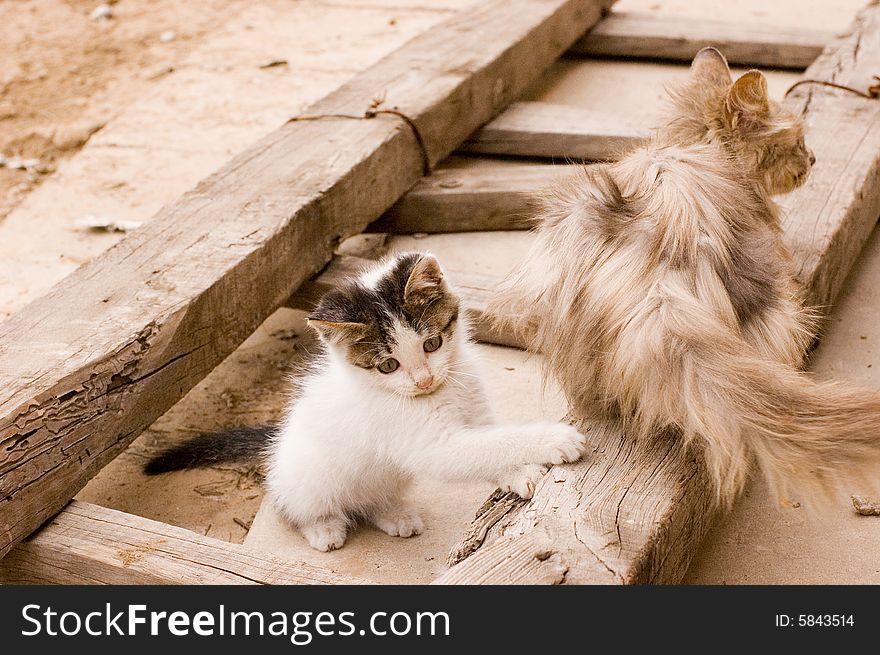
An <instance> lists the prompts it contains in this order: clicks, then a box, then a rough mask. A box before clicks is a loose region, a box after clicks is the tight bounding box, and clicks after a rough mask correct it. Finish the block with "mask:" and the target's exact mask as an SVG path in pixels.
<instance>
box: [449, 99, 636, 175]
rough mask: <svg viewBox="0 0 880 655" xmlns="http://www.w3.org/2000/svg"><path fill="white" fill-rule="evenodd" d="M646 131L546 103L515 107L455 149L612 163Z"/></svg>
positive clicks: (599, 114) (590, 112) (610, 118)
mask: <svg viewBox="0 0 880 655" xmlns="http://www.w3.org/2000/svg"><path fill="white" fill-rule="evenodd" d="M645 136H646V135H645V133H644V130H642V129H640V128H639V127H638V126H636V125H630V124H628V123H624V122H622V121H620V120H617V119H616V117H615V116H612V115H609V114H608V113H607V112H597V111H593V110H589V109H582V108H580V107H570V106H567V105H557V104H553V103H549V102H515V103H513V104H512V105H510V107H508V108H507V109H505V110H504V111H503V112H501V114H499V115H498V117H497V118H495V119H493V120H492V121H490V122H489V123H487V124H486V125H485V126H484V127H481V128H480V129H479V130H477V132H476V133H475V134H473V135H472V136H471V138H470V139H468V140H467V141H465V142H464V143H463V144H462V146H461V148H459V150H462V151H464V152H475V153H483V154H490V155H515V156H520V157H550V158H554V159H558V160H560V161H566V160H568V159H574V160H591V161H610V160H615V159H619V158H620V156H621V155H622V154H623V153H625V152H626V151H627V150H629V149H631V148H633V147H635V146H636V145H638V144H639V143H641V142H642V141H643V139H644V137H645Z"/></svg>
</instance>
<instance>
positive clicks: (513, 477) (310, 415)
mask: <svg viewBox="0 0 880 655" xmlns="http://www.w3.org/2000/svg"><path fill="white" fill-rule="evenodd" d="M309 324H310V325H311V326H312V327H313V328H314V329H316V330H317V332H318V334H319V336H320V338H321V341H322V342H323V344H324V346H325V352H324V354H323V355H322V357H321V358H320V359H318V360H316V361H315V362H313V363H312V369H313V372H312V373H311V374H310V375H308V376H307V377H306V378H305V379H304V380H302V381H301V389H300V392H299V394H298V395H297V397H296V398H294V399H293V400H292V401H291V403H290V405H289V407H288V408H287V411H286V414H285V417H284V419H283V421H282V423H281V425H280V426H279V427H278V428H277V429H276V430H274V431H273V432H272V435H271V438H270V441H269V445H268V448H267V449H266V467H267V476H266V489H267V493H268V496H269V497H270V498H271V499H272V501H273V503H274V505H275V507H276V508H277V509H278V511H279V512H280V513H281V514H283V515H284V516H285V517H286V518H287V519H288V520H290V521H292V522H293V523H295V524H296V525H298V526H299V527H300V528H301V530H302V532H303V534H304V535H305V537H306V539H307V540H308V542H309V543H310V544H311V545H312V546H313V547H314V548H317V549H318V550H332V549H335V548H339V547H341V546H342V545H343V543H344V541H345V538H346V533H347V531H348V529H349V528H350V527H351V525H352V523H353V521H355V520H357V519H365V520H367V521H370V522H372V523H374V524H375V525H376V526H377V527H379V528H380V529H382V530H384V531H385V532H387V533H388V534H390V535H395V536H401V537H409V536H411V535H416V534H419V533H420V532H421V531H422V528H423V526H422V520H421V518H419V516H418V514H417V513H416V512H415V510H414V509H413V508H411V507H409V506H407V505H406V503H405V501H404V499H403V495H404V491H405V490H406V487H407V486H408V484H409V483H410V481H411V480H412V479H413V478H414V477H415V476H426V477H439V478H443V479H446V480H450V481H465V480H487V481H493V482H497V483H498V484H499V486H500V487H501V488H502V489H504V490H505V491H514V492H516V493H517V494H519V495H520V496H523V497H530V496H531V494H532V492H533V491H534V487H535V484H536V482H537V480H538V478H539V477H540V476H541V475H542V474H543V473H544V472H545V470H546V469H545V467H544V465H545V464H558V463H561V462H568V461H573V460H576V459H578V458H579V457H580V455H581V453H582V451H583V449H584V443H585V438H584V437H583V435H581V434H580V433H579V432H578V431H577V430H575V429H574V428H572V427H571V426H569V425H565V424H562V423H550V422H545V423H529V424H518V425H501V424H497V423H496V422H495V419H494V417H493V414H492V410H491V408H490V406H489V402H488V400H487V398H486V394H485V392H484V390H483V385H482V382H481V379H480V375H479V370H478V366H477V363H476V355H475V353H474V350H473V349H474V346H473V344H472V343H471V342H470V340H469V338H468V330H467V326H466V324H465V321H464V317H463V316H462V315H461V314H460V306H459V299H458V296H457V295H456V294H455V292H454V291H453V290H452V289H451V288H450V286H449V285H448V284H447V282H446V279H445V277H444V275H443V271H442V270H441V268H440V265H439V263H438V262H437V259H436V258H435V257H433V256H431V255H427V254H420V253H406V254H401V255H397V256H394V257H391V258H389V259H388V260H386V261H385V262H383V263H381V264H379V265H378V266H376V267H374V268H372V269H370V270H368V271H367V272H365V273H364V274H362V275H361V276H360V277H359V278H357V279H355V280H352V281H351V282H350V283H348V284H347V285H345V286H343V287H341V288H339V289H338V290H335V291H332V292H330V293H328V294H327V295H325V296H324V298H323V299H322V300H321V301H320V303H319V304H318V306H317V307H316V308H315V310H314V311H313V312H312V313H311V315H310V318H309ZM438 336H439V337H440V338H441V339H442V344H440V345H439V347H437V348H436V349H434V346H437V345H438V342H437V341H436V338H437V337H438ZM432 339H434V341H432V342H431V344H430V347H431V352H426V350H427V348H428V345H426V343H427V342H428V341H429V340H432ZM389 358H394V360H395V361H396V362H397V363H398V365H397V368H396V370H394V371H392V372H389V373H383V372H382V370H381V368H380V367H381V366H384V367H388V364H387V362H388V360H389ZM268 432H269V431H267V430H262V431H261V430H251V431H250V432H241V431H239V432H238V433H237V434H236V435H234V436H235V437H236V438H235V440H234V446H235V448H234V449H230V453H229V457H228V458H226V459H232V458H238V457H240V456H241V455H242V453H243V450H242V447H241V446H242V444H241V443H239V442H242V441H244V442H248V441H249V442H250V443H252V444H259V443H260V439H261V435H263V436H265V435H266V434H268ZM220 439H221V441H219V442H218V435H207V436H203V437H200V438H198V439H196V440H193V441H190V442H187V443H186V444H183V445H182V446H178V447H176V448H174V449H171V450H170V451H167V452H166V453H162V454H160V455H159V456H158V457H157V458H155V459H154V460H153V461H152V462H151V463H150V464H148V465H147V470H148V471H150V472H153V473H155V472H161V471H167V470H174V469H177V468H186V467H190V466H193V465H198V464H199V463H200V462H202V461H211V462H217V461H219V460H220V459H224V456H223V454H222V453H223V446H222V443H223V442H222V436H220ZM218 445H219V447H218ZM245 450H246V448H245ZM250 450H251V451H253V450H254V449H253V448H251V449H250Z"/></svg>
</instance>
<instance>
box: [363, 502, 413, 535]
mask: <svg viewBox="0 0 880 655" xmlns="http://www.w3.org/2000/svg"><path fill="white" fill-rule="evenodd" d="M373 524H374V525H375V526H376V527H377V528H379V529H380V530H381V531H382V532H384V533H386V534H390V535H391V536H392V537H404V538H406V537H415V536H416V535H420V534H422V532H423V531H424V529H425V524H424V523H422V519H421V517H419V515H418V514H417V513H416V512H415V510H412V509H409V508H406V507H399V508H397V509H394V510H389V511H386V512H383V513H382V514H379V515H377V516H375V517H374V518H373Z"/></svg>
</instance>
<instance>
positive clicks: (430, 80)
mask: <svg viewBox="0 0 880 655" xmlns="http://www.w3.org/2000/svg"><path fill="white" fill-rule="evenodd" d="M611 2H612V0H492V1H491V2H481V3H477V4H475V5H473V6H472V7H470V8H469V9H467V10H464V11H462V12H460V13H459V14H456V15H455V16H453V17H452V18H450V19H448V20H446V21H445V22H443V23H441V24H439V25H437V26H435V27H434V28H432V29H430V30H428V31H427V32H425V33H423V34H421V35H420V36H418V37H416V38H414V39H413V40H411V41H409V42H408V43H407V44H405V45H404V46H402V47H401V48H399V49H398V50H396V51H395V52H393V53H391V54H390V55H388V56H386V57H385V58H383V59H382V60H380V61H379V62H378V63H377V64H375V65H374V66H372V67H371V68H369V69H368V70H366V71H365V72H363V73H361V74H359V75H357V76H355V77H354V78H353V79H352V80H351V81H350V82H348V83H346V84H345V85H343V86H342V87H340V88H339V89H338V90H336V91H335V92H333V93H331V94H330V95H328V96H327V97H326V98H324V99H322V100H320V101H318V102H317V103H316V104H314V105H313V106H312V107H310V108H308V109H307V110H306V111H305V112H304V114H307V115H310V116H319V115H325V114H350V115H356V116H357V115H362V114H363V113H364V111H365V110H366V109H367V108H368V107H369V106H370V104H371V102H372V101H373V100H374V99H376V98H377V97H383V98H384V105H383V106H386V107H395V108H396V109H397V111H399V112H402V113H403V114H405V115H406V116H407V117H408V118H409V119H410V120H411V121H412V123H413V124H414V125H415V126H416V128H417V129H418V134H419V135H420V140H417V138H416V134H415V131H414V129H413V128H412V127H411V126H410V124H409V123H408V122H407V121H404V120H403V119H401V118H400V117H399V116H395V115H389V114H379V115H377V116H376V117H375V118H374V119H372V120H357V119H346V118H338V117H336V118H327V119H325V120H303V121H296V122H289V123H288V124H286V125H285V126H283V127H282V128H281V129H279V130H278V131H276V132H274V133H272V134H270V135H268V136H267V137H265V138H264V139H262V140H261V141H259V142H258V143H257V144H255V145H254V146H252V147H251V148H249V149H248V150H246V151H245V152H244V153H242V154H240V155H239V156H237V157H236V158H234V159H233V160H232V161H231V162H230V163H229V164H227V165H226V166H224V167H223V168H221V169H220V170H219V171H217V172H216V173H215V174H213V175H212V176H210V177H209V178H208V179H206V180H204V181H203V182H201V183H200V184H199V185H198V186H197V187H196V188H195V189H193V190H192V191H190V192H189V193H187V194H185V195H184V196H183V197H181V198H180V199H179V200H177V201H176V202H174V203H172V204H171V205H169V206H167V207H166V208H164V209H163V210H162V211H160V212H159V214H158V215H157V216H155V217H154V218H153V219H152V220H151V221H150V222H149V223H147V224H146V225H145V226H144V227H143V228H141V229H140V230H137V231H136V232H134V233H132V234H131V235H130V236H129V237H127V238H126V239H124V240H123V241H121V242H120V243H118V244H117V245H116V246H114V247H113V248H111V249H109V250H108V251H107V252H105V253H104V254H102V255H101V256H99V257H97V258H95V259H94V260H93V261H92V262H90V263H88V264H86V265H84V266H83V267H81V268H80V269H78V270H77V271H76V272H74V273H73V274H72V275H71V276H70V277H68V278H67V279H65V280H63V281H62V282H61V283H59V284H58V285H56V286H55V287H54V288H53V289H52V290H51V291H50V292H49V293H48V294H47V295H46V296H44V297H43V298H40V299H38V300H36V301H35V302H33V303H31V304H30V305H28V306H27V307H26V308H24V309H23V310H22V311H21V312H19V313H18V314H17V315H15V316H13V317H11V318H10V319H8V320H7V321H5V322H4V323H2V324H0V556H2V555H5V554H6V553H7V552H8V551H9V549H10V548H11V547H12V546H13V545H14V544H15V543H16V542H17V541H19V540H20V539H22V538H23V537H25V536H26V535H27V534H29V533H30V532H32V531H33V530H35V529H36V528H37V527H39V525H40V524H41V523H43V521H45V520H46V519H47V518H48V517H50V516H52V515H53V514H55V513H56V512H58V511H59V510H60V509H61V508H62V507H63V506H64V505H65V504H66V503H67V501H69V500H70V499H71V498H72V497H73V496H74V494H75V493H76V492H77V491H78V490H79V489H81V488H82V487H83V485H85V483H86V482H87V481H88V480H89V478H91V477H92V476H93V475H95V473H97V472H98V471H99V470H100V468H101V467H102V466H104V465H105V464H106V463H107V462H109V461H110V460H111V459H112V458H113V457H115V456H116V455H117V454H119V453H120V452H121V451H122V450H123V449H124V448H125V447H126V446H127V445H128V444H129V443H130V442H131V441H132V440H133V439H134V438H135V437H136V436H137V435H138V434H139V433H140V432H141V431H142V430H143V429H144V428H146V427H147V426H148V425H150V424H151V423H152V422H153V421H154V420H155V419H156V418H157V417H159V416H160V415H161V414H162V413H163V412H164V411H165V410H166V409H168V408H169V407H170V406H171V405H173V404H174V403H175V402H176V401H177V400H178V399H180V398H181V397H182V396H183V395H184V394H185V393H186V392H187V391H188V390H189V389H191V388H192V387H193V386H194V385H195V384H196V383H197V382H198V381H199V380H201V379H202V378H203V377H204V376H205V375H207V373H208V372H209V371H210V370H211V369H212V368H214V366H216V365H217V364H218V363H219V362H221V361H222V360H223V358H224V357H226V356H227V355H228V354H229V353H230V352H232V350H233V349H234V348H235V347H236V346H237V345H238V344H239V343H241V342H242V341H243V340H244V339H245V338H246V337H247V336H248V335H249V334H250V333H251V332H252V331H253V330H254V329H255V328H256V327H257V326H258V325H259V323H260V322H261V321H262V320H264V319H265V318H266V316H268V315H269V314H270V313H271V312H272V311H273V310H274V309H276V308H277V307H278V306H280V305H281V304H282V303H283V302H284V301H285V300H286V299H287V298H288V297H289V296H290V294H291V293H292V292H293V290H294V289H296V287H298V286H299V285H300V284H301V283H302V282H303V281H305V280H307V279H308V278H309V277H310V276H312V275H313V274H314V273H315V272H317V271H318V270H320V269H321V267H323V266H324V265H325V264H326V262H327V261H329V260H330V258H331V256H332V253H333V248H334V246H335V244H336V243H337V242H338V241H339V239H340V238H341V237H344V236H346V235H350V234H354V233H357V232H360V231H361V230H363V228H364V227H366V225H367V224H368V223H369V222H370V221H371V220H374V219H375V218H376V217H378V216H379V215H380V214H381V213H382V212H383V211H385V210H386V209H387V208H388V207H390V206H391V205H392V204H393V203H394V201H396V200H397V199H398V198H399V197H400V196H401V195H403V193H404V192H405V191H406V190H407V189H408V188H409V187H411V186H412V185H413V184H415V183H416V181H418V179H419V177H420V176H421V175H422V172H423V167H424V165H425V163H428V164H431V165H433V164H436V163H437V162H438V161H439V160H441V159H442V158H444V157H445V156H447V155H448V154H449V152H450V151H451V150H452V149H453V148H455V147H456V146H458V145H459V144H460V143H461V142H462V141H464V139H466V138H467V137H468V136H469V135H470V134H471V133H473V132H474V130H475V129H476V128H477V127H478V126H479V125H481V124H483V123H485V122H486V121H488V120H489V119H490V118H492V117H493V116H494V115H496V114H497V113H498V112H499V111H500V110H501V109H502V108H503V107H504V106H505V105H506V104H508V103H509V102H510V101H511V100H512V99H514V98H515V97H517V96H518V95H519V94H520V93H521V92H523V90H524V89H525V88H526V86H527V85H528V84H529V83H531V82H532V81H533V80H534V79H535V78H536V77H537V76H538V75H539V74H540V73H541V72H542V71H543V70H545V69H546V68H547V67H548V66H549V65H550V64H551V63H552V62H553V60H554V59H556V58H557V57H558V56H559V55H560V54H561V53H562V52H563V51H564V50H565V49H567V48H568V47H569V46H570V45H571V44H572V43H573V42H574V41H575V39H576V38H577V37H578V36H579V35H580V34H582V33H583V32H584V31H585V30H586V29H588V28H589V27H590V26H592V25H593V24H594V23H595V22H596V21H597V20H598V19H599V17H600V16H601V13H602V11H603V8H605V7H607V6H608V5H609V4H611ZM419 142H420V143H421V144H422V145H421V146H420V145H419Z"/></svg>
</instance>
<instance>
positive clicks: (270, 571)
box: [0, 501, 364, 584]
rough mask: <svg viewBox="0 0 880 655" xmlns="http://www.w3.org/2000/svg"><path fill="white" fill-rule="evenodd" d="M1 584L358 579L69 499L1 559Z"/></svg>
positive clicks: (352, 581) (324, 581)
mask: <svg viewBox="0 0 880 655" xmlns="http://www.w3.org/2000/svg"><path fill="white" fill-rule="evenodd" d="M0 584H364V583H363V581H362V580H358V579H357V578H352V577H349V576H345V575H339V574H337V573H333V572H331V571H328V570H325V569H321V568H318V567H315V566H310V565H308V564H304V563H300V562H287V561H284V560H282V559H279V558H277V557H273V556H271V555H266V554H263V553H259V552H257V551H254V550H252V549H250V548H247V547H246V546H241V545H238V544H231V543H229V542H226V541H220V540H219V539H212V538H210V537H203V536H202V535H200V534H196V533H195V532H190V531H189V530H184V529H183V528H178V527H175V526H173V525H168V524H167V523H161V522H159V521H152V520H150V519H145V518H141V517H139V516H134V515H132V514H126V513H125V512H119V511H116V510H113V509H107V508H105V507H100V506H98V505H91V504H89V503H83V502H79V501H73V502H72V503H71V504H70V505H68V506H67V507H66V508H65V509H64V510H62V511H61V513H60V514H58V516H56V517H55V518H54V519H52V521H50V522H49V523H47V524H46V525H44V526H43V527H42V528H40V530H38V531H37V532H36V533H34V534H33V535H32V536H31V537H30V538H29V539H26V540H25V541H22V542H21V543H19V544H18V545H17V546H16V547H15V548H14V549H13V550H12V551H11V552H10V553H9V554H8V555H7V556H6V557H5V558H3V559H2V560H0Z"/></svg>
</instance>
